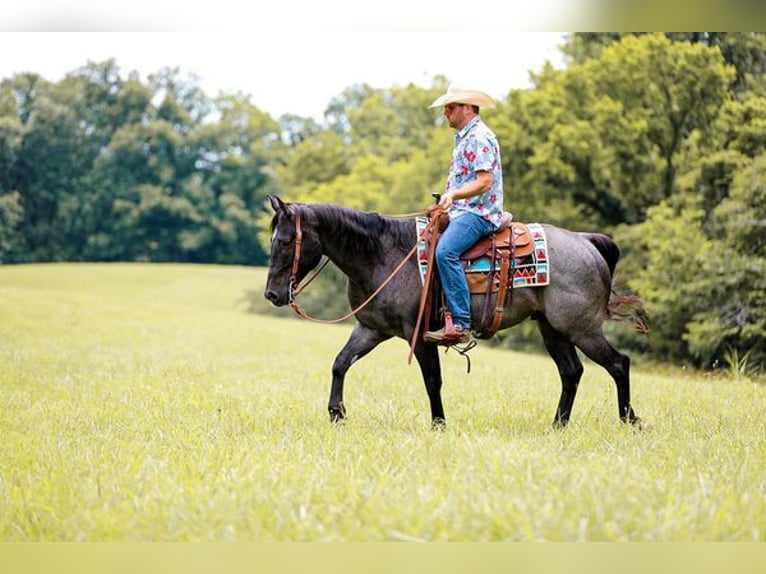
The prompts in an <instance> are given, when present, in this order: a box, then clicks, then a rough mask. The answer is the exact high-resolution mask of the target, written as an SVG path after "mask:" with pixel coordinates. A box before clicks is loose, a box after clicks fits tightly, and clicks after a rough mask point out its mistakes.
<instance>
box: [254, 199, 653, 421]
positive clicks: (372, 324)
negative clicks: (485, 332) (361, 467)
mask: <svg viewBox="0 0 766 574" xmlns="http://www.w3.org/2000/svg"><path fill="white" fill-rule="evenodd" d="M268 200H269V202H270V204H271V207H272V209H273V211H274V215H273V218H272V220H271V246H270V257H271V259H270V264H269V268H268V275H267V281H266V286H265V290H264V296H265V298H266V299H267V300H269V301H270V302H271V303H272V304H273V305H275V306H277V307H281V306H285V305H288V304H292V303H293V297H294V294H295V289H296V287H297V286H298V285H299V284H300V282H301V281H302V280H303V279H304V278H305V277H307V275H308V274H309V273H310V272H311V271H312V270H313V269H314V268H315V267H316V266H317V265H318V264H319V263H320V261H321V260H322V258H323V256H324V257H326V258H328V259H329V260H330V261H332V262H333V263H334V264H335V265H336V266H337V267H338V268H339V269H340V271H341V272H342V273H343V274H344V275H345V276H346V278H347V280H348V287H347V297H348V302H349V304H350V305H351V309H357V308H358V307H360V306H362V308H361V309H359V310H358V311H357V312H356V313H355V319H356V324H355V325H354V327H353V329H352V332H351V335H350V337H349V339H348V341H347V342H346V344H345V345H344V346H343V348H342V349H341V351H340V352H339V353H338V355H337V356H336V357H335V360H334V362H333V365H332V384H331V388H330V399H329V403H328V407H327V408H328V411H329V415H330V421H331V422H342V421H343V420H344V419H346V417H347V411H346V406H345V404H344V402H343V386H344V380H345V377H346V373H347V371H348V369H349V368H350V367H351V365H352V364H353V363H355V362H356V361H358V360H359V359H361V358H362V357H364V356H366V355H367V354H368V353H370V352H371V351H372V350H373V349H375V347H377V346H378V345H379V344H380V343H382V342H384V341H387V340H389V339H391V338H392V337H398V338H401V339H404V340H405V341H413V345H414V346H413V352H414V356H415V358H416V360H417V362H418V365H419V367H420V371H421V374H422V377H423V382H424V383H425V388H426V393H427V395H428V399H429V403H430V409H431V424H432V427H433V428H442V427H443V426H444V425H445V424H446V418H445V414H444V407H443V404H442V397H441V388H442V374H441V365H440V362H439V353H438V345H437V344H435V343H429V342H426V341H425V340H424V339H423V337H422V336H417V337H414V335H415V330H416V325H418V323H419V322H418V320H417V319H418V312H419V307H420V301H421V289H422V279H421V276H420V271H419V268H418V262H417V261H416V259H417V258H416V257H408V254H411V253H412V249H413V246H414V244H415V242H416V240H417V239H418V236H417V232H416V222H415V218H414V217H410V218H397V217H389V216H383V215H380V214H377V213H368V212H363V211H358V210H355V209H351V208H347V207H343V206H339V205H335V204H328V203H286V202H284V201H282V200H281V199H280V198H279V197H277V196H273V195H270V196H268ZM543 228H544V230H545V233H546V236H547V245H548V250H549V251H548V253H549V265H550V273H549V276H550V282H549V284H548V285H546V286H544V287H524V288H516V289H513V290H512V297H510V305H508V306H507V307H506V308H505V309H504V311H503V313H502V320H501V322H500V325H499V329H501V330H502V329H506V328H509V327H512V326H513V325H517V324H518V323H520V322H522V321H524V320H526V319H529V318H531V319H533V320H535V321H536V322H537V326H538V329H539V331H540V333H541V334H542V338H543V342H544V346H545V349H546V350H547V352H548V354H549V355H550V356H551V358H552V359H553V361H554V362H555V364H556V367H557V369H558V373H559V377H560V379H561V396H560V398H559V402H558V406H557V407H556V412H555V415H554V419H553V425H554V426H555V427H565V426H566V425H567V423H568V422H569V419H570V415H571V413H572V406H573V403H574V400H575V395H576V394H577V388H578V386H579V384H580V379H581V377H582V374H583V370H584V369H583V365H582V362H581V360H580V358H579V356H578V353H577V349H578V348H579V349H580V350H581V351H582V352H583V353H584V354H585V355H586V356H587V357H588V358H590V359H591V360H592V361H594V362H595V363H597V364H599V365H601V366H602V367H603V368H604V369H605V370H606V371H607V372H608V373H609V375H610V376H611V377H612V379H614V382H615V384H616V387H617V406H618V414H619V418H620V420H621V421H622V422H624V423H630V424H633V425H636V426H637V427H640V426H641V419H640V418H639V417H638V416H636V414H635V412H634V410H633V407H632V406H631V402H630V358H629V357H628V356H627V355H626V354H624V353H622V352H620V351H618V350H617V349H615V348H614V347H613V346H612V345H611V344H610V343H609V342H608V340H607V339H606V338H605V336H604V334H603V330H602V325H603V323H604V322H605V321H606V320H608V319H613V318H614V317H613V316H612V309H613V306H612V304H611V303H610V298H613V297H614V295H615V293H614V292H613V287H612V282H613V276H614V271H615V266H616V264H617V260H618V259H619V257H620V249H619V247H618V246H617V245H616V243H615V242H614V241H613V240H612V239H611V238H610V237H608V236H607V235H605V234H601V233H585V232H575V231H570V230H567V229H563V228H560V227H556V226H553V225H549V224H546V225H543ZM405 258H406V259H407V260H406V261H405ZM384 282H387V284H386V285H385V286H383V288H382V289H381V286H382V284H383V283H384ZM371 297H372V298H371ZM485 297H487V295H472V296H471V312H472V321H473V326H474V327H478V322H479V321H480V318H481V316H482V312H483V310H484V307H485V305H484V299H485ZM364 303H367V304H366V305H365V304H364Z"/></svg>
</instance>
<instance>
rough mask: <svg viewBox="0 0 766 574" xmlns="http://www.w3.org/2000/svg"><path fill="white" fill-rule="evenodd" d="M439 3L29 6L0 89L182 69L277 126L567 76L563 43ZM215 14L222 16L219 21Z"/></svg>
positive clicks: (14, 27) (12, 39)
mask: <svg viewBox="0 0 766 574" xmlns="http://www.w3.org/2000/svg"><path fill="white" fill-rule="evenodd" d="M431 1H432V0H428V2H426V3H425V4H426V5H425V9H424V10H420V11H418V10H415V11H413V7H417V6H421V4H418V3H417V0H387V2H386V3H385V12H384V13H383V12H380V13H375V12H372V13H370V10H371V9H373V8H376V6H377V7H378V8H379V7H380V6H383V5H376V4H373V3H367V2H357V3H354V4H352V3H351V0H314V1H310V0H280V2H279V3H277V4H274V3H267V2H266V0H263V1H261V2H257V3H253V4H254V7H252V8H242V7H241V6H242V4H245V2H244V0H217V1H216V2H212V3H210V2H208V3H206V4H205V6H206V9H205V10H207V11H201V7H200V6H195V4H194V3H193V2H192V1H191V0H171V1H170V4H177V5H176V6H170V7H168V6H167V4H168V0H163V1H162V2H160V1H159V0H154V2H152V0H133V2H132V3H130V5H131V8H130V9H129V10H127V11H126V9H125V8H124V6H126V5H127V3H124V0H123V2H120V3H117V4H115V5H114V6H113V8H112V9H111V10H107V9H106V8H105V5H106V4H108V2H107V3H106V4H105V2H104V0H101V1H100V2H96V1H95V0H94V1H91V0H77V1H76V2H75V4H74V5H71V4H70V3H59V2H53V1H52V0H48V1H47V2H46V1H43V0H27V2H26V3H25V7H24V8H21V9H19V8H16V9H11V14H10V15H8V14H6V13H5V10H6V9H5V8H4V15H3V18H2V23H0V78H7V77H10V76H12V75H13V74H15V73H18V72H22V71H32V72H36V73H39V74H40V75H42V76H43V77H45V78H46V79H49V80H52V81H58V80H60V79H61V78H62V77H63V76H64V74H66V73H67V72H71V71H73V70H75V69H77V68H79V67H81V66H84V65H86V64H87V63H88V61H95V62H100V61H103V60H106V59H109V58H114V59H115V60H116V62H117V65H118V66H119V67H120V70H121V73H122V75H123V76H124V77H126V76H127V74H128V73H129V72H130V71H132V70H136V71H138V72H139V73H140V74H141V77H142V78H143V79H145V78H146V75H147V74H149V73H152V72H156V71H158V70H160V69H162V68H163V67H166V66H171V67H178V68H179V69H180V71H181V73H182V74H183V75H192V74H193V75H195V76H198V77H199V79H200V85H201V86H202V88H203V89H204V90H205V92H206V93H207V94H208V95H210V96H216V95H218V93H219V92H220V91H224V92H230V93H237V92H240V93H243V94H247V95H249V96H250V97H251V101H252V102H253V104H254V105H256V106H257V107H258V108H259V109H261V110H262V111H265V112H267V113H269V114H270V115H272V116H273V117H275V118H278V117H279V116H280V115H281V114H283V113H292V114H297V115H301V116H312V117H315V118H317V119H321V116H322V114H323V112H324V110H325V108H326V106H327V105H328V104H329V103H330V100H331V99H332V98H333V97H335V96H338V95H340V94H341V93H342V92H343V90H344V89H345V88H347V87H349V86H351V85H353V84H358V83H367V84H370V85H371V86H373V87H375V88H390V87H392V86H393V85H406V84H407V83H409V82H413V83H415V84H417V85H421V86H424V87H425V86H430V85H431V79H432V78H433V76H435V75H437V74H442V75H444V76H446V77H447V78H448V80H449V81H451V82H455V83H458V84H466V85H467V84H470V85H473V86H474V87H477V88H479V89H483V90H484V91H486V92H488V93H489V94H491V95H492V96H494V97H496V98H504V97H505V96H506V95H507V93H508V91H509V90H511V89H515V88H523V87H527V86H528V85H529V81H528V79H529V72H530V71H533V72H537V71H540V70H541V69H542V66H543V65H544V63H545V62H546V61H550V62H551V63H552V64H553V65H554V66H556V67H561V66H562V65H563V64H562V56H561V53H560V51H559V50H558V46H559V45H561V44H562V43H563V35H562V34H561V33H556V32H535V31H531V32H530V31H525V30H524V28H523V27H522V26H519V25H518V24H519V20H518V18H517V19H515V20H513V19H511V20H508V21H512V22H515V23H516V25H517V27H516V28H514V27H512V26H504V25H501V23H500V20H499V18H500V17H501V14H500V13H497V14H498V16H497V18H496V19H494V20H493V18H492V15H491V14H489V16H487V15H485V16H481V17H480V18H478V19H476V18H475V17H474V10H475V9H474V8H473V7H471V5H467V4H457V5H455V6H454V7H451V6H450V5H449V4H443V3H437V4H434V5H432V6H430V7H429V6H428V3H429V2H431ZM485 1H486V0H485ZM493 1H494V0H490V2H489V3H490V4H492V2H493ZM304 2H306V4H305V5H304V4H303V3H304ZM421 2H422V0H421ZM551 2H553V3H554V4H556V3H561V2H562V0H539V1H537V2H535V3H534V4H533V5H531V4H530V5H529V6H527V10H529V9H531V10H532V15H534V13H535V9H542V8H544V7H545V6H546V5H550V4H551ZM509 3H510V5H511V6H514V4H513V0H504V2H503V3H502V4H503V5H504V6H506V7H507V6H509ZM42 4H45V6H42ZM155 4H156V6H155ZM359 4H364V5H366V6H368V7H369V8H368V10H367V13H366V14H355V13H353V12H349V8H348V6H356V5H359ZM524 4H527V3H526V2H524ZM260 5H263V6H260ZM64 6H66V11H65V10H64V9H63V7H64ZM120 6H122V7H123V8H121V9H120ZM163 6H165V7H166V8H167V10H165V11H163V10H162V7H163ZM211 7H218V8H219V10H216V11H215V12H214V13H212V14H211V13H210V12H211ZM237 7H239V8H237ZM535 7H537V8H535ZM107 8H108V6H107ZM142 8H145V9H146V10H141V9H142ZM486 8H487V7H486V6H485V9H484V10H482V12H486ZM171 9H173V10H176V11H175V12H171V11H170V10H171ZM429 9H430V12H429V11H427V10H429ZM14 10H15V12H14ZM131 10H132V12H131ZM296 14H297V15H299V17H296V16H295V15H296ZM396 14H406V15H407V16H405V17H404V18H398V19H397V18H396ZM527 17H528V18H529V14H528V15H527ZM465 22H469V25H466V24H465ZM62 30H63V31H62ZM69 30H76V31H75V32H71V31H69ZM126 30H127V31H126Z"/></svg>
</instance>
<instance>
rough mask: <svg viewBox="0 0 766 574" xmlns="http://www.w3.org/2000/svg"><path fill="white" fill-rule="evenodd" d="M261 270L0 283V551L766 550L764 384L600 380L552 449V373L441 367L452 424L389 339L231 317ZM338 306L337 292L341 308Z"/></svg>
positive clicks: (540, 360)
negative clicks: (390, 545)
mask: <svg viewBox="0 0 766 574" xmlns="http://www.w3.org/2000/svg"><path fill="white" fill-rule="evenodd" d="M264 280H265V270H263V269H249V268H241V267H214V266H176V265H106V264H103V265H84V264H83V265H70V264H58V265H55V264H54V265H25V266H5V267H0V540H4V541H46V540H47V541H54V540H55V541H80V540H92V541H148V540H152V541H227V540H239V541H272V540H278V541H297V540H316V541H319V540H330V541H383V540H427V541H446V540H477V541H495V540H511V541H515V540H550V541H562V540H564V541H577V540H589V541H602V540H624V541H713V540H731V541H765V540H766V418H765V417H764V414H766V388H765V387H764V385H763V384H759V383H757V382H753V381H749V380H747V379H739V380H727V379H724V378H715V377H712V376H709V375H705V374H701V373H686V372H682V371H678V372H670V371H669V370H666V371H664V372H657V371H651V370H641V369H640V368H636V369H635V370H634V374H633V404H634V407H635V409H636V411H637V413H638V414H639V415H640V416H641V417H643V418H644V419H645V420H647V421H648V422H649V423H651V425H652V428H651V429H649V430H645V431H643V432H637V431H634V430H633V429H631V428H629V427H626V426H624V425H621V424H620V423H619V422H618V419H617V400H616V392H615V389H614V386H613V383H612V382H611V380H609V379H608V378H607V375H606V374H605V373H604V372H603V371H601V370H600V369H599V368H598V367H596V366H595V365H593V364H592V363H586V371H585V376H584V379H583V384H582V385H581V387H580V393H579V395H578V397H577V400H576V402H575V407H574V412H573V416H572V422H571V424H570V426H569V427H568V428H567V429H566V430H565V431H556V430H553V429H552V428H550V422H551V419H552V417H553V412H554V409H555V405H556V402H557V400H558V394H559V389H560V387H559V383H558V378H557V375H556V372H555V368H554V365H553V363H552V362H551V361H550V360H549V359H547V358H546V357H542V356H534V355H523V354H519V353H514V352H509V351H503V350H497V349H490V348H488V347H487V346H486V345H484V346H480V347H479V348H477V349H475V350H474V351H472V353H471V356H472V370H471V373H470V374H466V372H465V370H466V369H465V362H464V360H463V359H462V358H461V357H459V356H458V355H457V354H455V353H447V354H446V355H444V356H443V359H444V360H443V368H444V375H445V388H444V401H445V409H446V412H447V420H448V426H447V429H446V431H444V432H432V431H431V430H430V420H429V411H428V402H427V398H426V394H425V390H424V388H423V384H422V382H421V380H420V376H419V371H418V368H417V366H415V365H414V364H413V365H407V354H408V346H407V344H406V343H405V342H403V341H392V342H389V343H386V344H385V345H383V346H381V347H380V348H379V349H377V350H376V351H375V352H374V353H372V354H371V355H370V356H368V357H367V358H365V359H364V360H363V361H361V362H359V363H357V364H355V365H354V367H352V369H351V371H350V372H349V376H348V379H347V385H346V393H345V399H346V404H347V407H348V409H349V420H348V422H347V423H346V424H344V425H340V426H332V425H330V424H329V422H328V420H327V414H326V403H327V398H328V393H329V384H330V367H331V364H332V360H333V358H334V357H335V354H336V353H337V351H338V350H339V349H340V347H341V346H342V344H343V343H344V342H345V340H346V337H347V336H348V333H349V327H347V326H324V325H317V324H313V323H309V322H306V321H286V320H284V319H281V318H275V317H262V316H257V315H252V314H248V313H245V311H244V309H245V307H246V304H245V302H244V296H245V293H246V291H247V290H252V289H256V290H261V289H262V288H263V285H264ZM339 296H340V295H339Z"/></svg>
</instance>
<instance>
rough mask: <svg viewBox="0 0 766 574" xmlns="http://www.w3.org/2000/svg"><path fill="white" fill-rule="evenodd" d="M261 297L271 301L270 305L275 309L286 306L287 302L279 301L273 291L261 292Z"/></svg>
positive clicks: (277, 295)
mask: <svg viewBox="0 0 766 574" xmlns="http://www.w3.org/2000/svg"><path fill="white" fill-rule="evenodd" d="M263 296H264V297H266V299H268V300H269V301H271V304H272V305H275V306H276V307H283V306H285V305H287V303H288V302H287V300H284V301H282V300H280V297H279V294H278V293H277V292H276V291H274V290H273V289H266V290H265V291H264V292H263Z"/></svg>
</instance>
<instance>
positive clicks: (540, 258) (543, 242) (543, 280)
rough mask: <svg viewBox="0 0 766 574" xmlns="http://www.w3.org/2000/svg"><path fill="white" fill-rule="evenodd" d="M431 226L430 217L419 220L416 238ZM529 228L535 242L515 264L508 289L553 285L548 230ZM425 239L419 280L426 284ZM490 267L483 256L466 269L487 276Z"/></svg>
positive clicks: (497, 269) (421, 243)
mask: <svg viewBox="0 0 766 574" xmlns="http://www.w3.org/2000/svg"><path fill="white" fill-rule="evenodd" d="M427 225H428V218H427V217H417V218H416V225H415V229H416V233H417V235H416V237H417V238H420V237H421V234H422V233H423V230H424V229H425V228H426V226H427ZM527 227H528V228H529V232H530V234H531V235H532V240H533V241H534V249H532V253H530V254H529V255H526V256H524V257H517V258H515V259H514V261H513V275H512V276H510V277H509V279H508V286H509V287H513V288H518V287H543V286H545V285H548V283H549V282H550V273H549V268H548V242H547V239H546V237H545V230H544V229H543V228H542V226H541V225H540V224H539V223H528V224H527ZM426 249H427V246H426V240H425V239H419V240H418V267H419V269H420V281H421V283H425V276H426V271H427V270H428V253H427V250H426ZM490 270H491V265H490V261H489V258H488V257H480V258H479V259H476V260H474V261H469V262H468V263H467V266H466V268H465V272H466V273H484V274H488V273H489V272H490ZM494 282H495V284H496V286H499V283H500V263H499V261H498V263H497V264H496V265H495V274H494Z"/></svg>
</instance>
